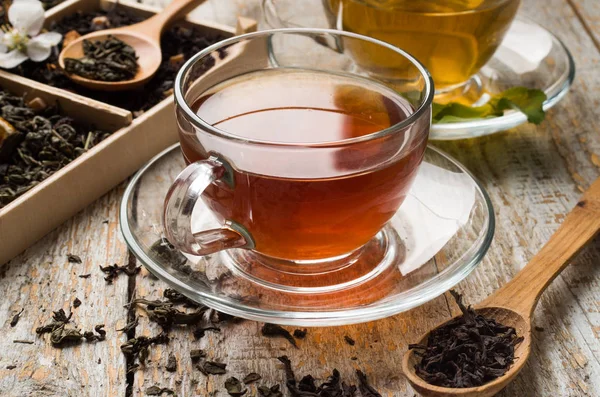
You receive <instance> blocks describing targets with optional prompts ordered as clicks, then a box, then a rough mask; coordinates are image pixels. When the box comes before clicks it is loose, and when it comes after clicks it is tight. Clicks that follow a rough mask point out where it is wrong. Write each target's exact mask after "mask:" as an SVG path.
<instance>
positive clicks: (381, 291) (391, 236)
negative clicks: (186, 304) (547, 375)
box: [119, 145, 494, 326]
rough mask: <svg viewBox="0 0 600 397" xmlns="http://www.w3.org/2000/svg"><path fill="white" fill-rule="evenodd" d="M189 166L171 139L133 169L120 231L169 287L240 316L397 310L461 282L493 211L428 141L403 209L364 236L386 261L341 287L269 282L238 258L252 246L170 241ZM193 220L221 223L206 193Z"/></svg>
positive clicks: (301, 317)
mask: <svg viewBox="0 0 600 397" xmlns="http://www.w3.org/2000/svg"><path fill="white" fill-rule="evenodd" d="M184 167H185V164H184V162H183V158H182V155H181V153H180V150H179V145H175V146H172V147H170V148H169V149H167V150H165V151H163V152H162V153H161V154H159V155H158V156H156V157H155V158H154V159H152V160H151V161H150V162H149V163H148V164H147V165H146V166H144V167H143V168H142V169H141V170H140V171H139V172H138V173H137V174H136V175H135V176H134V177H133V179H132V180H131V182H130V183H129V186H128V187H127V189H126V191H125V194H124V197H123V199H122V203H121V209H120V214H119V217H120V224H121V231H122V233H123V235H124V237H125V241H126V242H127V245H128V246H129V248H130V249H131V251H132V252H133V253H134V254H135V256H136V257H137V258H138V259H139V260H140V261H141V263H143V264H144V265H145V266H146V268H147V269H148V270H149V271H150V272H152V273H153V274H154V275H155V276H157V277H158V278H160V279H161V280H163V281H165V282H166V283H167V284H168V285H169V286H170V287H171V288H174V289H176V290H177V291H179V292H181V293H183V294H184V295H186V296H188V297H189V298H190V299H193V300H195V301H197V302H200V303H203V304H205V305H207V306H210V307H212V308H214V309H217V310H220V311H222V312H225V313H228V314H231V315H234V316H237V317H242V318H247V319H251V320H257V321H264V322H271V323H278V324H285V325H296V326H331V325H341V324H352V323H360V322H365V321H371V320H376V319H379V318H383V317H387V316H391V315H393V314H396V313H400V312H402V311H406V310H409V309H411V308H414V307H416V306H418V305H421V304H423V303H425V302H427V301H429V300H431V299H433V298H435V297H437V296H439V295H441V294H442V293H444V292H445V291H447V290H448V289H449V288H451V287H452V286H454V285H455V284H457V283H458V282H459V281H461V280H463V279H464V278H465V277H466V276H467V275H468V274H469V273H470V272H471V271H472V270H473V269H474V268H475V266H477V264H478V263H479V262H480V261H481V259H482V258H483V256H484V255H485V253H486V252H487V250H488V248H489V245H490V243H491V241H492V237H493V234H494V212H493V209H492V206H491V203H490V201H489V198H488V195H487V193H486V192H485V190H484V189H483V188H482V187H481V185H479V183H478V182H477V181H476V180H475V179H473V177H472V176H471V174H470V173H469V172H468V171H467V170H466V169H465V168H464V167H463V166H462V165H461V164H459V163H458V162H457V161H456V160H454V159H452V158H450V157H449V156H448V155H446V154H444V153H443V152H441V151H440V150H439V149H436V148H434V147H431V146H430V147H428V148H427V151H426V153H425V159H424V161H423V164H422V165H421V167H420V168H419V172H418V175H417V177H416V180H415V182H414V184H413V186H412V188H411V190H410V192H409V195H408V196H407V198H406V200H405V201H404V203H403V204H402V206H401V208H400V209H399V210H398V212H397V213H396V214H395V215H394V217H393V218H392V220H391V221H390V222H389V223H388V224H387V225H386V226H385V227H384V229H383V230H382V231H381V232H380V233H379V234H378V235H377V236H375V237H374V239H373V240H372V241H371V242H370V243H368V244H372V243H373V244H380V243H381V244H386V245H387V247H388V248H389V249H387V251H386V252H389V255H388V256H386V258H385V260H384V261H382V262H381V263H383V264H379V265H377V266H374V268H373V269H372V271H370V272H367V273H366V274H364V275H361V277H360V278H359V279H357V280H353V281H352V282H343V280H342V281H340V282H339V283H338V284H337V285H336V286H335V288H330V287H328V288H321V287H318V286H317V287H314V288H299V289H298V288H285V285H278V284H277V283H272V282H264V281H263V280H262V279H261V277H260V275H261V273H256V272H254V273H252V272H251V271H250V272H248V271H247V270H248V269H240V267H239V266H235V265H232V264H233V263H239V261H240V258H244V255H245V254H247V253H248V251H243V250H230V251H224V252H220V253H218V254H214V255H210V256H206V257H195V256H191V255H186V256H184V255H183V254H181V253H180V252H179V251H176V250H174V249H172V248H171V246H170V244H168V243H167V242H166V240H164V238H163V231H162V225H161V214H162V208H163V200H164V197H165V194H166V191H167V189H168V188H169V186H170V185H171V183H172V182H173V180H174V179H175V177H176V176H177V174H178V173H179V172H180V171H181V170H183V168H184ZM193 219H194V221H193V228H206V227H207V226H212V227H217V226H218V223H217V222H216V220H215V219H214V217H213V215H212V213H211V212H210V211H209V210H208V209H207V207H206V206H205V205H204V203H202V202H201V201H200V202H199V203H198V204H197V205H196V207H195V208H194V213H193ZM365 247H366V246H365ZM352 266H354V265H352ZM281 273H282V274H281V280H286V279H292V280H295V279H297V278H300V277H302V276H303V274H302V273H296V272H294V269H290V270H289V272H288V271H286V272H281ZM257 274H258V276H257ZM271 276H272V275H271ZM332 276H333V277H332ZM311 277H321V276H315V275H314V274H312V275H311ZM323 277H332V278H335V275H331V274H329V275H324V276H323ZM269 280H273V278H272V277H271V278H269ZM317 284H318V283H317Z"/></svg>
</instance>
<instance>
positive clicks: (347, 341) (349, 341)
mask: <svg viewBox="0 0 600 397" xmlns="http://www.w3.org/2000/svg"><path fill="white" fill-rule="evenodd" d="M344 340H345V341H346V343H347V344H349V345H350V346H354V345H355V344H356V342H355V341H354V339H352V338H351V337H349V336H348V335H344Z"/></svg>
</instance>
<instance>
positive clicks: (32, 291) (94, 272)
mask: <svg viewBox="0 0 600 397" xmlns="http://www.w3.org/2000/svg"><path fill="white" fill-rule="evenodd" d="M225 3H226V5H223V4H225ZM225 3H223V2H221V3H219V2H213V6H212V8H211V7H210V6H208V7H204V9H203V10H202V11H200V13H202V14H203V15H204V16H207V17H216V18H217V19H220V22H231V21H232V20H234V16H235V14H236V12H241V13H243V14H244V15H248V16H251V17H255V18H256V17H257V16H258V12H259V11H258V1H257V0H253V1H242V0H237V1H231V0H230V1H228V2H225ZM520 12H521V13H522V14H524V15H527V16H529V17H531V18H533V19H534V20H536V21H538V22H540V23H541V24H543V25H544V26H546V27H548V28H550V29H551V30H552V31H553V32H554V33H556V34H557V35H558V36H559V37H560V38H561V39H563V40H564V42H565V43H567V45H569V47H570V50H571V51H572V53H573V55H574V57H575V60H576V63H577V79H576V82H575V84H574V86H573V89H572V91H571V92H570V94H568V96H567V97H566V98H565V99H564V100H563V101H562V102H561V103H560V104H559V105H558V106H557V107H556V108H555V109H553V110H552V111H551V112H550V114H549V115H548V117H547V119H546V121H545V122H544V123H543V124H542V125H541V126H539V127H535V126H531V125H527V126H523V127H520V128H517V129H515V130H511V131H507V132H505V133H501V134H497V135H493V136H490V137H486V138H481V139H475V140H469V141H458V142H448V143H435V144H436V145H439V146H440V147H442V148H443V149H444V150H446V151H448V152H450V153H451V154H452V155H454V156H455V157H456V158H458V159H459V160H460V161H462V162H463V163H464V164H465V165H466V166H467V167H468V168H469V169H470V170H471V171H473V173H474V174H475V175H476V176H477V177H478V178H479V179H480V180H481V181H482V182H483V184H484V185H485V187H486V188H487V189H488V192H489V193H490V195H491V197H492V201H493V204H494V207H495V211H496V216H497V229H496V236H495V240H494V243H493V244H492V247H491V249H490V250H489V252H488V254H487V256H486V258H485V259H484V260H483V262H482V263H481V265H480V266H479V267H478V268H477V270H475V271H474V272H473V274H472V275H471V276H469V277H468V278H467V279H466V280H465V281H463V282H462V283H461V284H459V285H458V286H457V289H458V290H459V291H460V292H462V293H464V294H465V295H466V296H467V297H468V300H469V301H471V302H477V301H479V300H482V299H483V298H485V297H486V296H488V295H489V294H490V293H492V292H493V291H494V290H496V289H497V288H499V287H500V286H501V285H503V284H504V283H506V282H507V281H508V280H510V279H511V277H512V276H513V275H514V274H515V273H516V272H518V271H519V269H520V268H521V267H522V266H523V265H524V264H525V263H526V262H527V260H528V259H529V258H531V257H532V256H533V255H534V253H536V252H537V251H538V249H539V248H540V247H541V246H542V245H543V244H544V243H545V242H546V240H547V239H548V238H549V237H550V235H551V234H552V233H553V231H554V230H555V229H556V228H557V227H558V225H559V224H560V222H561V220H562V219H563V217H564V214H566V213H567V212H568V211H569V210H570V209H571V207H572V206H573V205H574V204H575V203H576V200H577V198H578V197H579V195H580V193H581V191H582V190H583V189H585V188H586V187H587V186H588V185H589V184H590V183H591V182H592V181H593V180H594V179H595V178H596V177H597V176H598V175H599V174H600V132H599V130H598V128H597V126H596V123H597V120H599V119H600V110H598V109H599V108H600V94H598V92H599V91H600V75H599V74H598V68H599V67H600V2H598V1H597V0H568V1H565V0H543V1H542V0H537V1H536V0H524V1H523V4H522V8H521V11H520ZM124 186H125V185H124V184H123V185H121V186H119V187H118V188H116V189H114V190H113V191H112V192H111V193H109V194H107V195H106V196H104V197H102V198H101V199H99V200H98V201H97V202H96V203H95V204H94V205H92V206H90V207H89V208H87V209H86V210H84V211H83V212H81V213H79V214H78V215H77V216H75V217H74V218H73V219H71V220H69V221H68V222H66V223H65V224H64V225H62V226H61V227H59V228H58V229H57V230H55V231H53V232H52V233H50V234H49V235H47V236H46V237H45V238H44V239H43V240H41V241H40V242H39V243H37V244H35V245H34V246H33V247H31V248H29V249H28V250H27V251H26V252H24V253H23V254H22V255H20V256H18V257H17V258H15V259H14V260H12V261H11V262H10V263H9V264H8V265H7V266H5V267H3V268H2V269H1V270H0V295H1V296H3V299H2V302H1V303H0V327H1V328H0V329H1V334H2V337H1V338H0V395H2V396H111V397H112V396H142V395H145V390H146V388H148V387H149V386H151V385H154V384H157V385H159V386H164V387H170V388H172V389H174V390H175V391H176V392H177V395H179V396H207V395H211V396H212V395H217V396H225V395H226V393H225V391H224V388H223V382H224V380H225V378H226V377H227V376H212V377H208V378H207V377H205V376H204V375H202V374H201V373H200V372H199V371H198V370H197V369H194V367H193V365H192V363H191V361H190V357H189V351H190V349H193V348H202V349H205V350H206V351H207V352H208V355H209V357H211V358H215V359H220V360H223V361H225V362H227V363H228V367H227V369H228V374H229V375H228V376H231V375H234V376H237V377H243V376H244V375H245V374H246V373H248V372H251V371H255V372H259V373H260V374H262V375H263V378H264V379H263V381H262V382H259V383H265V384H269V385H272V384H275V383H280V384H281V385H282V387H283V383H284V373H283V370H282V366H281V364H280V363H279V362H278V361H277V360H276V357H277V356H280V355H282V354H287V355H288V356H290V358H291V359H292V360H293V362H294V363H295V366H296V368H297V372H298V373H304V374H306V373H309V372H310V373H312V374H313V375H315V376H318V377H323V378H324V377H326V376H327V375H328V374H330V373H331V370H332V369H333V368H338V369H339V370H340V372H341V373H342V376H343V377H344V378H347V379H349V380H351V381H353V382H354V381H355V379H354V368H362V369H363V370H364V371H365V372H366V373H367V374H368V375H369V377H370V379H371V380H372V382H373V384H374V385H375V386H376V388H377V389H378V390H380V391H381V393H382V395H384V396H412V395H413V391H412V390H411V388H410V386H408V384H407V382H406V380H405V379H404V377H403V375H402V373H401V370H400V362H401V357H402V354H403V353H404V351H405V350H406V347H407V343H408V342H410V341H414V340H415V338H416V337H417V336H418V335H420V334H421V333H422V332H423V331H424V330H426V329H427V328H428V327H431V326H433V325H435V324H437V323H439V322H440V321H442V320H444V319H446V318H448V317H449V316H450V315H451V312H453V311H455V307H454V306H453V305H452V304H449V300H448V297H447V296H445V297H444V296H443V297H440V298H438V299H435V300H434V301H432V302H429V303H427V304H425V305H423V306H422V307H419V308H417V309H414V310H412V311H410V312H408V313H404V314H400V315H397V316H394V317H391V318H388V319H385V320H381V321H376V322H372V323H367V324H360V325H354V326H346V327H338V328H321V329H310V330H309V334H308V336H307V337H306V339H305V340H304V341H301V342H300V348H299V349H294V348H291V347H290V345H289V343H288V342H287V341H285V340H283V339H267V338H265V337H263V336H261V335H260V327H261V324H259V323H255V322H252V321H245V322H242V323H239V324H231V325H227V326H225V327H223V329H222V330H221V332H220V333H207V335H206V336H205V337H204V338H202V339H200V340H199V341H196V340H194V338H193V336H192V332H191V330H189V329H185V328H183V329H176V330H175V331H173V332H172V333H171V335H172V341H171V342H170V344H168V345H166V346H156V347H155V348H153V349H152V350H151V353H150V356H149V362H148V363H147V365H146V366H145V367H144V368H142V369H140V370H138V371H136V372H134V373H132V374H129V375H127V374H126V360H125V357H124V356H123V354H122V353H121V351H120V345H121V344H123V343H124V342H125V341H126V339H127V337H126V335H124V334H123V333H121V332H117V331H116V330H117V329H119V328H121V327H122V326H124V325H125V324H126V323H127V322H128V318H131V317H132V316H133V315H137V316H139V317H140V323H139V325H138V326H137V327H136V328H135V335H136V336H140V335H155V334H157V333H158V327H157V326H156V325H155V324H153V323H150V322H149V321H148V319H147V318H146V317H145V314H144V313H143V312H142V311H137V312H136V313H133V312H128V309H127V308H125V307H124V305H125V304H126V303H127V302H128V301H130V300H131V299H132V297H139V296H146V297H156V298H158V297H160V296H161V295H162V291H163V290H164V288H165V285H164V284H163V283H162V282H160V281H157V280H156V279H154V278H153V277H152V276H150V275H149V274H148V272H147V271H146V270H142V272H141V273H140V274H138V275H137V276H132V277H127V276H121V277H119V278H117V279H116V280H115V281H114V283H112V284H107V283H106V282H105V281H104V279H103V277H102V276H103V275H102V273H101V272H100V271H99V269H98V266H105V265H110V264H113V263H117V264H121V265H123V264H129V265H130V266H135V262H136V260H135V258H134V257H133V256H132V255H131V254H129V253H128V251H127V249H126V247H125V244H124V242H123V239H122V237H121V236H120V234H119V227H118V222H117V210H118V205H119V201H120V198H121V195H122V193H123V189H124ZM105 221H107V222H105ZM67 253H76V254H78V255H80V256H81V257H82V259H83V263H82V264H74V263H69V262H68V261H67ZM88 273H90V274H91V276H90V277H89V278H80V277H79V275H83V274H88ZM76 297H77V298H79V299H80V300H81V301H82V302H83V303H82V305H81V306H80V307H79V308H77V309H72V310H73V312H74V319H75V321H76V323H77V324H78V325H79V326H80V327H82V328H83V329H91V328H93V326H94V325H95V324H98V323H104V324H105V325H106V329H107V332H108V334H107V340H106V341H104V342H97V343H85V344H82V345H80V346H76V347H70V348H64V349H56V348H53V347H52V346H51V344H50V343H49V341H48V340H47V337H43V338H38V337H36V335H35V328H36V327H38V326H40V325H41V324H43V323H45V322H46V321H47V320H48V319H49V318H50V317H51V311H52V310H57V309H59V308H64V309H65V310H67V312H68V311H69V308H70V306H71V303H72V302H73V300H74V299H75V298H76ZM21 309H24V312H23V314H22V317H21V319H20V321H19V323H18V324H17V325H16V326H15V327H11V326H10V325H9V323H10V321H11V319H12V317H13V315H14V314H15V313H16V312H17V311H19V310H21ZM534 325H536V326H537V327H539V328H537V330H536V331H535V334H534V338H533V354H532V355H531V358H530V360H529V363H528V364H527V366H526V367H525V370H524V371H523V372H522V373H521V375H520V376H519V377H518V379H517V380H516V381H515V382H514V383H513V384H512V385H511V386H510V387H509V388H507V389H506V390H505V391H504V392H502V393H501V395H502V396H523V397H526V396H553V397H554V396H600V361H599V357H600V240H599V239H597V240H596V241H594V242H593V243H592V244H590V246H589V247H588V248H587V249H585V250H584V251H583V253H582V254H580V255H579V257H578V258H577V259H576V260H575V261H574V262H573V263H572V264H571V265H570V267H568V268H567V269H566V270H565V271H564V272H563V273H562V275H561V276H560V277H558V279H557V280H555V281H554V283H553V284H552V285H551V287H550V288H549V289H548V291H547V292H546V293H544V295H543V297H542V299H541V302H540V305H539V306H538V309H537V311H536V313H535V320H534ZM345 335H348V336H351V337H352V338H354V339H355V340H356V345H355V346H350V345H348V344H347V343H346V342H345V341H344V338H343V337H344V336H345ZM15 339H26V340H31V341H33V344H15V343H13V340H15ZM169 352H172V353H173V354H174V355H175V356H176V357H177V359H178V363H179V365H178V368H177V371H176V372H167V371H166V370H165V368H164V367H165V365H166V357H167V356H168V353H169ZM165 353H167V354H165ZM353 356H356V357H358V359H357V360H355V361H353V360H351V357H353ZM12 366H14V368H12ZM10 368H12V369H10ZM250 391H251V392H250V393H249V395H250V396H252V395H254V394H255V388H254V387H252V388H251V389H250Z"/></svg>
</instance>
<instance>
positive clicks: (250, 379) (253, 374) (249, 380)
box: [242, 372, 262, 385]
mask: <svg viewBox="0 0 600 397" xmlns="http://www.w3.org/2000/svg"><path fill="white" fill-rule="evenodd" d="M259 379H262V376H260V375H259V374H257V373H256V372H250V373H249V374H248V375H246V376H244V379H243V380H242V382H244V383H245V384H247V385H249V384H250V383H252V382H256V381H257V380H259Z"/></svg>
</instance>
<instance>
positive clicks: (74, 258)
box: [67, 254, 82, 263]
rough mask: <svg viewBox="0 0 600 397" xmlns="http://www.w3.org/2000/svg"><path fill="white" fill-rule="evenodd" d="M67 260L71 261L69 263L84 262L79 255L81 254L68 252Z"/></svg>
mask: <svg viewBox="0 0 600 397" xmlns="http://www.w3.org/2000/svg"><path fill="white" fill-rule="evenodd" d="M67 260H68V261H69V263H82V260H81V258H80V257H79V255H73V254H67Z"/></svg>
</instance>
